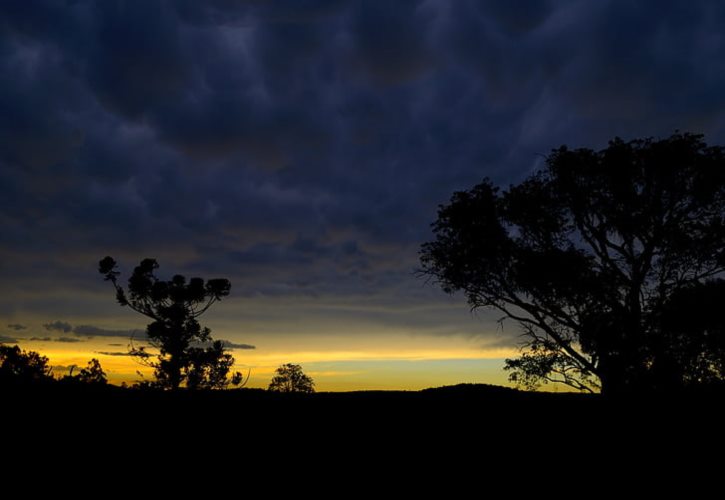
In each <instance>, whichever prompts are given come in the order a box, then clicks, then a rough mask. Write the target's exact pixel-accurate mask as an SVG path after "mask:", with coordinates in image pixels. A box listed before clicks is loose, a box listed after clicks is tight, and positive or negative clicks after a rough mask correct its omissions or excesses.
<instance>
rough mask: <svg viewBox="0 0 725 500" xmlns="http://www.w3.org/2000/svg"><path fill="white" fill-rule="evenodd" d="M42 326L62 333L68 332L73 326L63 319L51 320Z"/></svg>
mask: <svg viewBox="0 0 725 500" xmlns="http://www.w3.org/2000/svg"><path fill="white" fill-rule="evenodd" d="M43 328H45V329H46V330H48V331H59V332H63V333H68V332H70V331H71V330H73V326H72V325H71V324H70V323H67V322H65V321H53V322H52V323H45V324H44V325H43Z"/></svg>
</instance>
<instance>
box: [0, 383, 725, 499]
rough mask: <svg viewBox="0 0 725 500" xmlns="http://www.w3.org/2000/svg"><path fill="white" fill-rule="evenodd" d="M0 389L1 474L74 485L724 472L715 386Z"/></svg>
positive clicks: (348, 489)
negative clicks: (56, 477) (306, 391)
mask: <svg viewBox="0 0 725 500" xmlns="http://www.w3.org/2000/svg"><path fill="white" fill-rule="evenodd" d="M0 397H1V400H2V420H1V421H0V435H1V436H2V441H0V454H2V457H3V458H4V461H3V464H6V465H5V467H6V469H5V472H6V475H5V477H6V478H11V477H13V473H15V472H13V471H16V472H17V473H18V474H21V473H27V471H33V470H43V471H47V470H55V469H58V470H62V471H63V475H64V477H68V478H69V479H68V481H70V482H69V483H68V484H70V485H76V484H81V483H82V482H83V481H86V479H87V478H88V477H90V476H89V474H91V472H92V474H96V475H99V476H98V477H106V480H110V481H111V482H110V483H108V484H109V485H110V487H111V488H113V481H119V487H123V488H125V487H128V486H129V485H132V484H133V481H140V480H141V479H142V478H148V477H150V478H152V479H154V480H156V481H157V483H158V484H165V483H164V481H166V482H168V481H172V483H173V489H175V490H177V491H184V489H185V488H186V487H185V486H184V484H187V483H189V484H197V485H198V484H199V483H203V482H205V481H208V482H209V484H210V485H211V484H213V485H215V486H220V487H221V486H222V485H223V484H224V485H226V484H230V485H237V484H243V485H247V486H245V487H251V486H248V485H249V484H255V485H259V484H264V485H265V487H270V488H271V487H274V488H276V487H277V486H279V484H277V483H278V482H279V481H281V483H280V484H285V485H289V483H290V481H293V480H292V479H284V478H281V479H280V480H279V481H276V480H272V481H271V483H270V482H269V481H270V480H269V478H268V477H267V475H268V474H269V473H270V471H271V470H272V471H273V474H278V473H282V472H283V473H284V476H285V477H286V476H287V474H290V477H293V478H295V479H294V481H299V480H300V478H306V477H310V476H314V477H317V478H318V479H319V478H320V477H323V478H325V479H324V481H328V479H329V478H334V479H335V481H338V480H339V481H342V482H343V484H344V485H345V486H344V493H345V494H344V495H342V492H340V491H338V493H336V495H337V496H344V497H347V496H349V494H351V493H354V492H356V491H358V490H360V491H366V490H367V492H368V493H369V494H373V493H374V494H375V495H377V494H378V493H380V491H382V490H380V489H376V488H380V487H381V486H379V485H380V484H383V483H384V484H388V482H390V481H392V484H396V485H397V487H398V488H403V490H399V491H400V492H401V494H402V493H404V492H405V491H407V490H406V489H405V488H407V486H406V484H408V485H411V484H414V485H415V488H416V489H417V490H418V491H422V492H424V493H425V492H426V491H427V490H428V487H427V486H426V485H428V484H437V485H438V487H439V488H440V487H441V484H443V486H442V487H443V488H445V492H446V494H445V498H449V497H453V498H458V497H460V496H463V497H467V496H470V494H469V493H470V491H469V490H468V488H470V485H474V487H476V488H479V487H483V485H484V484H489V483H490V484H502V483H504V484H505V485H506V487H507V488H518V486H519V485H517V481H523V482H527V481H534V479H533V478H536V480H535V481H534V482H533V483H531V484H529V483H527V484H528V486H527V487H532V486H533V487H535V488H538V487H539V486H538V485H539V481H544V482H545V483H546V484H548V486H547V488H548V489H551V488H552V487H553V489H554V490H556V488H557V487H558V486H557V483H556V481H560V480H561V477H570V476H576V477H577V478H578V479H579V480H581V481H587V484H589V486H588V487H591V483H589V481H590V480H591V479H590V478H589V476H590V475H591V476H592V477H596V478H601V477H602V475H603V474H604V473H605V471H609V472H611V473H616V474H617V478H618V479H617V481H620V482H621V481H624V479H623V478H627V477H629V478H635V479H636V481H638V482H640V483H645V484H646V483H647V482H648V481H649V480H650V477H651V476H650V474H654V475H657V479H656V482H657V483H658V484H665V483H663V481H669V480H670V479H671V478H681V476H682V474H683V473H684V472H683V471H684V469H686V468H688V467H689V468H690V469H692V470H697V471H701V473H700V472H698V474H700V475H707V476H708V477H710V478H715V479H717V481H719V477H720V472H717V471H719V470H721V466H722V458H721V457H722V450H723V444H724V441H725V440H724V434H723V428H724V427H723V424H724V423H725V419H724V418H723V415H725V412H724V411H723V409H722V405H721V404H720V403H721V401H722V400H723V397H722V393H715V392H708V393H704V392H703V393H700V394H687V395H679V396H676V397H675V396H669V397H659V398H652V397H650V398H644V397H640V398H630V399H627V400H619V401H612V400H607V399H604V398H602V397H600V396H596V395H595V396H588V395H581V394H561V393H559V394H551V393H526V392H520V391H515V390H512V389H507V388H502V387H495V386H487V385H459V386H453V387H444V388H438V389H428V390H424V391H420V392H397V391H380V392H376V391H372V392H353V393H317V394H312V395H295V394H274V393H268V392H267V391H263V390H255V389H241V390H229V391H220V392H199V393H188V392H179V393H176V394H174V393H168V392H153V391H141V390H124V389H121V388H118V387H113V386H108V387H98V388H94V387H87V386H80V385H77V386H74V385H71V386H62V385H59V384H49V385H45V386H33V387H14V388H8V387H5V388H0ZM7 464H10V465H7ZM653 467H654V468H653ZM280 468H281V469H282V471H280V470H279V469H280ZM286 469H289V470H286ZM69 471H70V472H69ZM89 471H90V472H89ZM646 471H650V472H646ZM69 473H70V476H68V474H69ZM162 473H163V474H167V475H166V476H164V477H163V478H162V477H160V474H162ZM168 474H171V475H168ZM38 477H39V476H38ZM94 477H95V476H94ZM511 477H516V478H519V479H516V480H515V481H513V482H512V479H511ZM652 477H654V476H652ZM703 477H704V476H703ZM330 480H331V479H330ZM627 480H629V479H627ZM324 481H323V482H324ZM294 484H296V483H294ZM324 484H326V485H327V487H328V488H331V487H332V485H333V483H331V482H326V483H324ZM334 484H337V483H334ZM541 484H544V483H541ZM615 484H619V483H612V484H608V485H599V486H597V488H599V487H600V486H601V487H602V488H604V487H609V488H614V486H615ZM107 487H109V486H107ZM235 488H236V486H235ZM333 489H334V488H333ZM371 489H373V490H375V491H377V492H378V493H375V491H373V492H372V493H371V491H370V490H371ZM610 491H611V489H610ZM616 491H617V490H616V488H615V492H616ZM456 492H457V493H456ZM338 494H339V495H338ZM206 496H213V495H210V494H209V495H206ZM366 496H367V495H366ZM406 496H409V495H408V494H406Z"/></svg>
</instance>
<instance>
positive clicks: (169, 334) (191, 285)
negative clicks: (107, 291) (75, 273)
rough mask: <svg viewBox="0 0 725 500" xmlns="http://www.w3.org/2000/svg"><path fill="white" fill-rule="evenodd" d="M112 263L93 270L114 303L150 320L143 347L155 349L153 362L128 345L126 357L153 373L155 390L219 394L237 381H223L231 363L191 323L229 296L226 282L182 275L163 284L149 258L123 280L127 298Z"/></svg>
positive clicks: (102, 263) (207, 334) (238, 380)
mask: <svg viewBox="0 0 725 500" xmlns="http://www.w3.org/2000/svg"><path fill="white" fill-rule="evenodd" d="M116 267H117V266H116V261H115V260H113V259H112V258H111V257H106V258H104V259H103V260H101V261H100V263H99V267H98V270H99V272H100V273H101V274H103V275H104V276H105V279H106V281H110V282H111V284H113V287H114V288H115V289H116V300H117V301H118V303H119V304H121V305H122V306H128V307H130V308H131V309H133V310H134V311H136V312H138V313H140V314H143V315H144V316H147V317H149V318H151V319H152V320H153V322H152V323H150V324H149V325H148V327H147V328H146V335H147V337H148V341H149V344H151V346H152V347H155V348H156V349H158V350H159V354H158V356H157V359H156V361H153V360H152V357H153V356H152V355H151V354H150V353H148V352H147V351H146V350H145V349H144V348H143V347H139V348H136V347H134V346H133V344H132V346H131V350H130V354H131V355H133V356H136V358H137V359H138V360H139V361H141V362H142V363H143V364H146V365H148V366H151V367H152V368H154V376H155V377H156V386H158V387H161V388H163V389H178V388H179V387H180V386H181V385H182V384H186V387H187V388H188V389H222V388H224V387H226V386H227V384H229V383H230V382H231V383H232V384H234V385H238V384H239V383H241V382H242V378H243V377H242V375H241V374H240V373H236V374H234V376H233V377H232V378H231V380H230V379H229V378H227V375H228V374H229V371H230V369H231V367H232V365H233V364H234V358H233V357H232V355H231V354H229V353H228V352H226V349H225V348H224V344H223V343H222V342H220V341H213V340H212V338H211V330H210V329H209V328H202V327H201V325H200V324H199V321H198V320H197V318H198V317H199V316H201V315H202V314H204V313H205V312H206V311H207V310H208V309H209V308H210V307H211V305H212V304H214V303H215V302H218V301H220V300H221V299H222V297H226V296H228V295H229V290H230V289H231V283H229V280H226V279H212V280H208V281H206V282H204V280H203V279H201V278H191V279H190V280H189V281H188V282H187V280H186V278H185V277H184V276H182V275H179V274H177V275H175V276H174V277H173V278H172V279H171V280H170V281H163V280H160V279H158V278H157V277H156V275H155V274H154V273H155V271H156V269H158V267H159V265H158V263H157V262H156V260H155V259H144V260H143V261H141V263H140V264H139V265H138V266H137V267H136V268H135V269H134V271H133V274H132V275H131V277H130V278H129V279H128V293H127V291H126V290H124V288H123V287H121V286H120V285H119V284H118V275H119V274H120V273H119V272H118V271H117V270H116Z"/></svg>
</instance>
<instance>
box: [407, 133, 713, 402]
mask: <svg viewBox="0 0 725 500" xmlns="http://www.w3.org/2000/svg"><path fill="white" fill-rule="evenodd" d="M433 230H434V233H435V237H436V238H435V240H434V241H432V242H429V243H426V244H424V245H423V247H422V250H421V262H422V265H423V272H424V273H426V274H428V275H431V276H433V277H435V278H436V279H437V280H438V281H439V282H440V284H441V286H442V287H443V289H444V290H445V291H447V292H449V293H453V292H456V291H463V292H464V293H465V295H466V297H467V298H468V301H469V303H470V305H471V306H472V307H473V308H478V307H490V308H493V309H496V310H498V311H500V312H502V313H503V315H504V318H510V319H514V320H516V321H517V322H518V323H519V324H520V325H521V326H522V327H523V330H524V334H525V337H526V339H527V341H526V342H525V344H524V345H523V350H524V354H523V356H522V358H520V359H518V360H509V361H508V364H507V368H508V369H509V370H511V371H512V375H511V378H512V380H514V381H516V382H522V383H523V385H527V386H532V385H533V386H535V385H537V384H539V383H545V382H547V381H552V380H554V381H558V382H563V383H565V384H569V385H571V386H573V387H575V388H577V389H583V390H595V389H597V388H598V387H599V386H601V388H602V390H603V391H607V392H622V391H629V390H635V389H654V388H673V387H681V386H684V385H687V384H689V383H693V382H697V381H701V380H705V379H713V378H714V379H722V378H723V377H725V372H723V368H722V364H721V361H722V358H721V354H722V351H717V349H721V347H718V346H720V345H721V343H722V337H723V331H722V319H720V318H717V317H715V318H711V321H710V322H706V321H704V316H701V320H699V321H698V322H696V324H692V325H691V326H690V327H686V326H685V325H680V326H679V327H678V328H677V329H673V328H674V323H673V322H672V318H671V316H672V315H673V311H678V313H681V312H682V308H683V307H684V306H683V305H682V304H686V303H687V302H688V301H692V300H696V299H694V298H693V297H695V296H696V295H697V294H698V293H699V294H702V293H704V292H703V290H705V288H703V287H710V286H711V285H707V283H708V280H710V279H712V278H715V277H717V276H718V275H719V274H720V273H722V272H723V271H724V270H725V150H724V149H723V148H722V147H708V146H707V145H706V144H705V143H704V141H703V138H702V136H700V135H693V134H679V133H678V134H675V135H673V136H671V137H669V138H667V139H663V140H657V141H656V140H653V139H644V140H635V141H630V142H624V141H622V140H621V139H615V140H613V141H611V142H610V143H609V146H608V147H607V148H605V149H603V150H601V151H593V150H590V149H576V150H570V149H568V148H567V147H565V146H562V147H561V148H559V149H557V150H554V151H553V152H552V154H551V155H550V156H549V157H548V158H547V162H546V168H544V169H543V170H541V171H539V172H537V173H535V174H533V175H532V176H530V177H529V178H528V179H526V180H525V181H524V182H522V183H521V184H519V185H515V186H511V187H510V188H509V189H508V190H505V191H502V190H500V189H499V188H498V187H495V186H494V185H493V184H492V183H491V182H490V181H489V180H484V182H483V183H481V184H479V185H478V186H475V187H474V188H473V189H471V190H469V191H464V192H458V193H455V194H454V195H453V198H452V199H451V202H450V204H448V205H446V206H441V207H440V210H439V212H438V220H437V221H436V222H435V223H434V224H433ZM713 286H714V285H713ZM707 289H708V290H711V289H712V288H707ZM692 294H695V295H692ZM688 297H689V298H688ZM714 307H716V306H714ZM702 314H704V313H702ZM708 317H709V316H708ZM706 339H707V340H706ZM715 339H717V340H715Z"/></svg>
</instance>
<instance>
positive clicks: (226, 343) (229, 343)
mask: <svg viewBox="0 0 725 500" xmlns="http://www.w3.org/2000/svg"><path fill="white" fill-rule="evenodd" d="M222 343H223V344H224V347H226V348H227V349H241V350H248V349H256V348H257V347H256V346H253V345H251V344H239V343H237V342H232V341H231V340H222Z"/></svg>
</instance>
